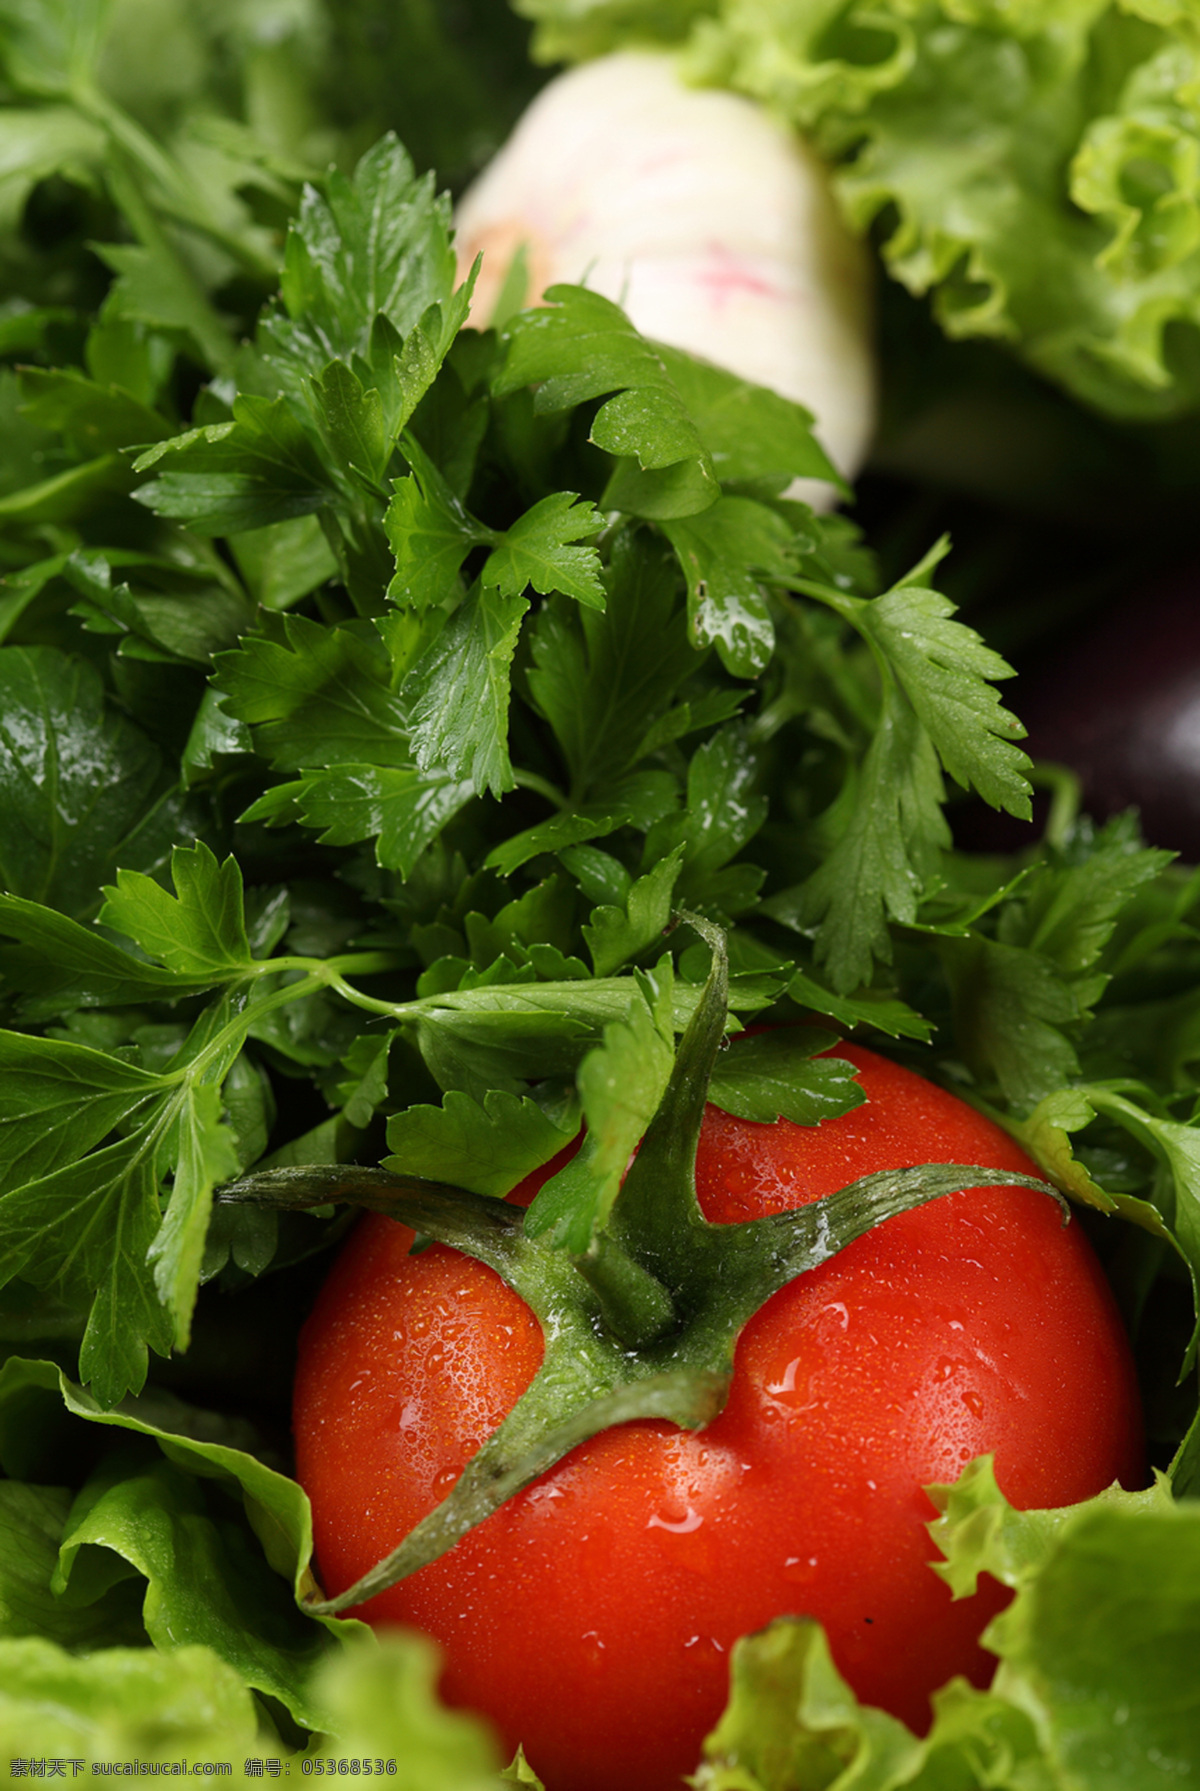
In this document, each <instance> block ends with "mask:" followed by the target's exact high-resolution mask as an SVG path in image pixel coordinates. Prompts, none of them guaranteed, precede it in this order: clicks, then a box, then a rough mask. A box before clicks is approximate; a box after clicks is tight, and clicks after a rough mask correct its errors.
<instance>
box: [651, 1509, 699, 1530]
mask: <svg viewBox="0 0 1200 1791" xmlns="http://www.w3.org/2000/svg"><path fill="white" fill-rule="evenodd" d="M703 1522H704V1519H703V1517H702V1516H701V1515H700V1513H699V1512H698V1511H697V1510H696V1508H695V1506H694V1505H689V1506H688V1508H687V1511H686V1512H685V1513H684V1515H683V1516H682V1517H680V1518H670V1517H661V1516H660V1515H659V1513H658V1512H657V1511H656V1512H654V1513H653V1514H652V1516H650V1517H649V1518H647V1520H646V1528H647V1529H648V1530H669V1531H670V1532H671V1534H672V1536H690V1535H691V1534H692V1532H693V1530H698V1529H699V1528H700V1526H701V1524H702V1523H703Z"/></svg>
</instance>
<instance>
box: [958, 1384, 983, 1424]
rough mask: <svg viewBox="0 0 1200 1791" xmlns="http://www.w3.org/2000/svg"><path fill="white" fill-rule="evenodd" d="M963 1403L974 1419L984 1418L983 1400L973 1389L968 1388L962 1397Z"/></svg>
mask: <svg viewBox="0 0 1200 1791" xmlns="http://www.w3.org/2000/svg"><path fill="white" fill-rule="evenodd" d="M962 1402H963V1404H964V1405H965V1406H966V1408H967V1410H968V1411H969V1412H970V1414H971V1416H972V1417H973V1418H982V1417H983V1400H982V1399H981V1398H980V1396H979V1394H978V1393H976V1391H975V1389H974V1388H973V1387H968V1388H967V1390H966V1392H965V1393H964V1394H963V1396H962Z"/></svg>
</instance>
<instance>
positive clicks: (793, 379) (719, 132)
mask: <svg viewBox="0 0 1200 1791" xmlns="http://www.w3.org/2000/svg"><path fill="white" fill-rule="evenodd" d="M456 227H457V244H458V253H459V258H460V265H461V266H462V268H463V270H464V272H465V270H466V269H467V268H469V267H470V265H471V263H472V262H473V260H474V258H475V256H476V254H477V253H478V252H479V251H481V250H482V252H483V266H482V270H481V274H480V279H479V283H478V285H477V287H476V289H475V301H474V313H475V316H476V318H477V319H478V320H480V321H482V322H486V321H487V320H488V318H489V317H490V316H491V313H492V310H493V307H494V306H495V303H496V300H497V298H498V297H499V294H500V291H501V288H502V286H503V284H504V280H505V276H506V275H507V274H508V271H509V268H510V265H511V263H512V259H513V257H514V255H515V254H516V253H517V251H518V250H519V249H521V248H523V249H524V251H525V256H526V267H527V273H528V297H529V299H530V300H533V299H537V298H540V297H541V295H542V293H543V292H544V291H545V289H546V287H548V286H552V285H554V284H555V283H556V282H559V281H565V282H575V283H584V284H586V285H588V286H590V287H591V288H592V289H593V290H594V291H597V292H600V293H602V294H604V296H605V297H607V298H611V299H615V300H616V301H617V302H618V303H619V304H621V305H623V306H624V308H625V310H626V311H627V312H628V314H629V316H630V318H631V319H632V321H633V322H634V324H635V325H636V326H637V328H638V329H639V330H641V332H642V333H643V335H646V336H650V337H652V338H654V339H656V340H658V341H661V342H666V343H669V344H671V345H673V346H675V347H678V348H684V349H687V350H689V351H690V352H691V353H693V354H697V355H700V356H702V357H703V358H705V359H706V360H709V361H714V362H716V363H717V364H718V365H721V366H724V367H727V368H729V369H730V370H731V371H732V372H735V373H738V374H740V375H741V376H742V377H743V378H745V379H750V380H754V381H755V382H756V383H757V384H759V385H765V386H770V387H772V388H773V389H774V390H775V391H777V392H780V393H782V394H783V395H784V396H785V397H788V398H792V399H795V400H796V401H798V402H799V403H801V404H803V405H805V406H806V407H807V408H808V409H809V410H810V411H812V413H813V415H814V417H815V419H816V426H815V432H816V434H817V437H818V439H819V440H820V441H821V444H822V446H823V447H824V448H825V451H826V452H827V454H828V455H829V457H830V459H831V460H832V461H833V463H834V465H835V466H836V467H837V468H838V470H839V472H841V473H842V474H843V476H844V477H846V478H847V479H852V478H853V477H854V475H855V473H856V472H857V471H858V470H859V468H860V467H861V465H862V462H863V459H864V457H865V455H866V453H867V450H868V447H869V445H870V441H871V435H872V431H873V428H874V422H875V408H876V360H875V352H874V344H873V335H872V304H871V295H872V274H871V266H870V261H869V258H868V256H867V253H866V251H865V249H864V247H863V245H862V244H861V243H860V242H858V241H857V240H856V239H855V237H854V236H853V235H851V233H850V231H849V230H848V229H847V227H846V225H845V223H844V222H843V221H842V218H841V216H840V214H839V212H838V210H837V206H836V202H835V200H834V198H833V194H832V192H831V190H830V185H829V177H828V174H827V172H826V170H825V168H824V165H823V164H822V163H821V161H820V160H819V159H818V157H817V156H816V155H815V154H814V153H813V151H812V150H811V149H809V148H808V146H807V145H806V144H805V143H804V142H803V141H802V140H801V139H800V138H798V137H797V136H796V135H795V133H794V132H793V131H791V130H790V129H789V128H788V127H787V126H786V125H784V124H783V123H781V122H780V121H778V120H777V119H775V118H773V117H771V116H770V115H769V114H768V113H766V112H764V111H763V110H762V108H761V107H759V106H758V105H756V104H755V103H754V102H753V101H752V100H747V99H743V98H741V97H740V96H738V95H736V94H732V93H726V92H721V91H717V90H715V89H711V88H695V87H687V86H685V85H684V84H683V83H682V81H681V80H680V78H679V75H678V73H677V70H676V66H675V63H674V60H673V59H672V58H671V57H670V56H667V55H663V54H659V53H656V52H651V51H623V52H621V53H619V54H617V55H612V56H605V57H602V58H600V59H599V60H597V61H595V62H589V63H584V64H583V65H582V66H581V67H579V68H575V69H571V70H569V71H568V72H567V73H565V74H562V75H559V76H557V77H556V78H555V79H554V80H553V81H551V82H550V83H549V85H548V86H547V87H545V88H544V89H543V90H542V92H541V93H540V94H539V95H538V96H537V98H536V99H535V100H534V101H533V103H532V105H531V106H530V107H529V109H528V110H527V111H526V113H525V114H524V116H523V118H522V119H521V120H520V122H519V123H518V125H517V127H516V129H515V131H514V132H513V135H512V136H511V137H510V139H509V141H508V142H507V143H506V144H505V146H504V147H503V148H502V149H501V150H500V152H499V154H498V155H497V156H496V157H495V159H494V160H493V161H492V162H491V163H490V165H489V166H488V167H487V168H486V169H485V170H484V172H483V173H482V174H481V175H480V176H479V178H478V179H477V180H476V181H475V183H474V184H473V185H472V186H471V187H470V188H469V189H468V191H467V192H466V193H465V194H464V196H463V198H462V200H461V202H460V204H459V207H458V212H457V216H456ZM802 485H803V487H804V489H803V490H799V489H798V487H794V488H793V490H796V491H798V495H802V496H804V497H805V498H807V499H808V501H810V502H815V503H817V504H819V505H821V506H822V507H827V506H828V505H829V504H831V503H833V502H835V501H836V495H835V493H834V491H833V488H832V487H831V486H829V485H828V484H822V483H817V482H815V481H803V482H802Z"/></svg>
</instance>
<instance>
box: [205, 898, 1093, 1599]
mask: <svg viewBox="0 0 1200 1791" xmlns="http://www.w3.org/2000/svg"><path fill="white" fill-rule="evenodd" d="M687 918H688V920H689V923H690V924H691V925H692V926H694V927H695V928H696V930H697V931H698V932H700V933H701V935H702V937H703V938H704V939H705V940H706V942H707V943H708V944H709V946H710V947H711V950H712V967H711V970H710V973H709V976H708V980H707V982H706V983H705V986H704V989H703V991H702V993H701V996H700V999H699V1001H698V1003H697V1005H696V1008H695V1011H694V1013H693V1015H692V1018H691V1020H690V1022H689V1024H688V1026H687V1028H686V1030H685V1032H684V1034H683V1037H682V1039H681V1040H680V1043H679V1046H678V1049H677V1051H676V1053H675V1060H674V1065H673V1068H672V1070H671V1073H670V1077H669V1079H668V1082H667V1087H666V1091H665V1093H664V1094H663V1097H662V1100H661V1102H660V1103H659V1106H658V1109H657V1111H656V1112H655V1114H654V1117H653V1119H652V1120H651V1122H650V1125H649V1127H648V1129H647V1131H646V1133H645V1135H644V1137H643V1138H642V1141H641V1144H640V1146H639V1148H638V1150H637V1153H636V1155H635V1157H634V1159H633V1162H632V1163H631V1165H630V1167H629V1170H628V1173H627V1174H626V1175H625V1177H624V1181H623V1183H622V1184H621V1187H620V1190H619V1193H618V1195H617V1197H616V1198H615V1199H614V1200H613V1202H612V1204H611V1206H610V1207H609V1208H608V1210H607V1212H604V1213H601V1214H599V1215H598V1216H597V1217H596V1218H595V1220H594V1222H593V1226H592V1231H591V1236H590V1237H589V1238H588V1239H587V1242H586V1246H585V1247H584V1248H583V1249H578V1248H571V1247H570V1242H571V1240H569V1239H568V1240H567V1241H566V1242H563V1241H559V1240H558V1239H557V1238H556V1234H555V1232H554V1230H553V1228H550V1227H546V1228H539V1226H538V1224H537V1219H536V1209H535V1207H531V1208H530V1209H529V1210H528V1212H525V1211H522V1210H521V1209H520V1208H518V1207H514V1206H511V1205H507V1204H506V1203H505V1202H503V1201H500V1200H496V1199H494V1198H489V1197H486V1196H483V1195H478V1194H471V1193H468V1192H467V1191H466V1190H465V1189H461V1188H455V1187H451V1186H448V1185H447V1184H444V1183H438V1182H431V1181H426V1180H423V1179H422V1178H420V1177H416V1176H406V1175H397V1174H394V1173H392V1172H390V1171H388V1170H384V1169H371V1168H363V1167H355V1166H353V1165H347V1166H339V1165H318V1166H314V1167H311V1168H295V1169H280V1170H271V1171H265V1172H263V1173H261V1174H258V1175H251V1176H248V1177H245V1178H243V1179H242V1180H240V1181H236V1182H232V1183H229V1184H227V1185H226V1187H225V1188H224V1189H222V1190H221V1193H220V1195H219V1198H221V1199H223V1200H255V1201H261V1202H265V1203H267V1204H270V1205H274V1206H283V1207H305V1206H318V1205H324V1204H325V1203H327V1202H330V1201H348V1202H351V1203H354V1204H356V1205H359V1206H363V1207H368V1208H370V1209H372V1210H374V1211H376V1212H383V1213H386V1214H388V1215H389V1216H390V1217H392V1218H395V1219H399V1220H402V1221H403V1222H404V1223H405V1224H407V1225H410V1226H412V1227H413V1228H414V1229H415V1230H416V1231H418V1232H420V1233H422V1234H424V1235H425V1236H427V1237H430V1238H432V1239H434V1240H436V1241H437V1242H439V1243H443V1244H447V1245H450V1246H452V1247H453V1248H454V1249H457V1250H461V1251H463V1252H465V1253H466V1254H467V1255H469V1256H473V1257H475V1258H476V1259H478V1260H479V1261H481V1262H483V1263H486V1264H487V1265H488V1266H489V1267H490V1268H492V1269H494V1270H495V1272H496V1273H497V1274H498V1275H500V1276H501V1278H502V1279H503V1280H504V1281H506V1282H507V1283H508V1285H509V1286H510V1287H512V1288H513V1290H514V1291H515V1292H516V1293H518V1294H519V1295H520V1296H521V1298H522V1299H524V1300H525V1301H526V1303H527V1304H528V1305H529V1307H530V1308H531V1309H532V1311H533V1313H534V1315H535V1316H536V1318H537V1319H538V1321H539V1323H540V1325H541V1327H542V1332H543V1335H544V1338H545V1353H544V1356H543V1360H542V1365H541V1368H540V1369H539V1370H538V1373H537V1374H536V1375H535V1377H534V1379H533V1381H532V1382H531V1383H530V1385H529V1387H528V1388H527V1390H526V1392H525V1393H524V1394H523V1395H522V1397H521V1398H520V1399H519V1400H518V1401H517V1403H516V1405H515V1406H514V1407H513V1409H512V1411H511V1412H510V1413H509V1415H508V1417H507V1418H506V1419H505V1420H504V1421H503V1423H502V1424H501V1425H500V1426H499V1427H498V1428H497V1429H496V1430H495V1431H494V1432H493V1433H492V1435H491V1436H490V1437H488V1438H487V1439H486V1440H485V1442H484V1443H483V1445H482V1446H481V1448H480V1449H479V1450H478V1452H477V1453H476V1454H475V1455H474V1456H473V1457H472V1458H471V1460H470V1461H469V1462H468V1463H467V1466H466V1467H465V1469H464V1470H463V1472H462V1474H461V1475H460V1477H459V1479H458V1481H457V1482H456V1484H455V1485H454V1487H452V1489H451V1490H450V1492H449V1494H448V1495H447V1496H446V1498H445V1499H444V1500H443V1501H442V1502H441V1504H439V1505H438V1506H437V1507H436V1508H435V1509H434V1510H433V1511H431V1512H430V1513H429V1514H428V1516H427V1517H425V1518H424V1519H422V1521H421V1522H420V1523H419V1524H417V1525H416V1526H415V1528H414V1529H412V1530H411V1531H410V1532H409V1534H408V1535H407V1536H406V1537H405V1538H404V1539H403V1540H402V1541H401V1542H400V1543H399V1544H398V1546H397V1547H396V1548H395V1549H394V1550H393V1551H392V1553H391V1554H390V1555H388V1556H387V1557H386V1559H384V1560H383V1561H380V1562H379V1563H378V1564H377V1565H376V1566H375V1567H374V1568H372V1569H371V1571H370V1572H369V1573H367V1574H365V1575H364V1576H363V1577H362V1578H361V1579H360V1580H358V1581H356V1583H355V1584H354V1585H352V1586H350V1587H349V1588H347V1590H346V1591H344V1592H342V1593H340V1594H339V1595H338V1596H337V1597H336V1598H331V1599H315V1600H310V1601H309V1604H308V1608H309V1609H310V1610H311V1611H312V1612H313V1613H314V1614H319V1615H335V1614H338V1613H341V1612H344V1611H347V1610H350V1609H352V1608H354V1607H355V1606H358V1605H361V1604H363V1603H364V1602H365V1601H366V1600H367V1599H369V1598H372V1597H374V1596H375V1595H376V1594H378V1593H380V1592H384V1591H386V1590H387V1589H388V1587H390V1586H392V1585H395V1584H396V1582H397V1581H398V1580H401V1579H403V1578H405V1577H406V1576H407V1575H408V1574H410V1573H415V1572H416V1571H417V1569H418V1568H420V1567H424V1566H425V1565H426V1564H427V1563H428V1562H430V1561H434V1560H437V1559H438V1557H439V1556H440V1555H443V1554H444V1553H446V1551H447V1550H448V1549H450V1548H452V1547H453V1545H454V1544H455V1543H456V1542H457V1541H458V1540H459V1538H460V1537H461V1536H463V1535H465V1534H466V1532H467V1531H468V1530H470V1529H472V1528H474V1526H475V1525H476V1524H479V1523H482V1522H483V1520H484V1519H485V1518H487V1517H489V1516H490V1515H491V1514H492V1512H494V1511H495V1510H497V1509H498V1508H499V1506H500V1505H501V1504H503V1503H504V1501H505V1500H507V1499H509V1498H511V1497H512V1496H513V1494H515V1493H517V1492H520V1491H521V1490H522V1489H523V1488H524V1487H526V1486H528V1485H530V1484H531V1482H532V1481H534V1480H536V1479H537V1478H538V1476H539V1475H541V1474H543V1473H545V1472H546V1471H547V1470H548V1469H549V1468H551V1467H553V1466H554V1465H555V1463H556V1462H558V1461H561V1460H562V1458H563V1457H564V1456H565V1455H567V1454H568V1453H569V1452H570V1451H571V1450H572V1449H574V1448H575V1447H576V1445H577V1444H579V1443H582V1442H585V1441H586V1440H587V1439H588V1438H589V1437H592V1436H595V1435H597V1434H598V1433H599V1432H601V1431H603V1430H607V1429H609V1428H611V1427H612V1426H613V1425H614V1424H624V1423H628V1422H630V1421H632V1420H635V1419H643V1420H644V1419H648V1418H649V1419H660V1420H666V1421H667V1422H669V1423H672V1424H676V1425H679V1426H680V1427H681V1428H683V1429H688V1430H698V1429H701V1428H702V1427H703V1426H704V1425H705V1424H707V1423H708V1422H709V1421H710V1420H711V1419H712V1418H714V1417H715V1416H716V1415H717V1413H718V1412H719V1411H720V1410H721V1409H722V1407H723V1405H724V1403H725V1400H726V1397H727V1395H728V1391H729V1385H730V1381H731V1378H732V1374H733V1358H734V1349H735V1347H736V1344H737V1339H738V1336H739V1335H740V1333H741V1331H742V1329H743V1327H744V1326H745V1325H746V1323H747V1322H748V1321H749V1320H750V1319H751V1318H752V1317H753V1315H754V1314H755V1313H756V1312H757V1311H758V1310H759V1308H760V1307H761V1306H762V1305H763V1304H764V1303H765V1302H766V1301H767V1300H768V1299H769V1298H770V1297H771V1295H772V1294H774V1293H776V1292H777V1291H778V1290H779V1289H780V1288H781V1287H783V1286H785V1285H786V1284H787V1283H788V1282H789V1281H792V1280H794V1279H795V1278H796V1277H797V1276H799V1275H802V1274H804V1273H805V1272H806V1271H807V1270H809V1269H812V1268H815V1267H816V1266H817V1265H818V1264H819V1263H822V1262H826V1261H828V1259H829V1258H830V1257H831V1256H834V1255H836V1254H837V1252H838V1251H839V1250H842V1249H844V1248H845V1246H846V1245H847V1244H849V1243H851V1242H852V1241H853V1240H854V1239H855V1238H858V1237H861V1236H863V1235H864V1233H866V1232H868V1231H870V1230H872V1229H873V1228H874V1227H875V1226H876V1225H878V1224H880V1223H882V1221H883V1220H884V1219H888V1218H891V1217H892V1216H893V1215H895V1214H897V1213H901V1212H907V1211H909V1210H910V1209H911V1208H913V1207H917V1206H921V1205H923V1204H924V1203H925V1202H927V1201H930V1200H935V1199H937V1198H938V1197H939V1196H940V1195H942V1194H948V1193H953V1192H957V1191H959V1190H961V1189H964V1188H975V1187H984V1186H1005V1187H1008V1186H1014V1185H1015V1186H1026V1187H1032V1188H1036V1189H1039V1190H1040V1191H1042V1192H1045V1193H1048V1194H1051V1195H1052V1196H1053V1197H1054V1198H1056V1199H1060V1200H1061V1196H1059V1195H1058V1194H1057V1192H1056V1190H1054V1189H1053V1188H1052V1187H1051V1186H1050V1185H1049V1184H1048V1183H1046V1182H1043V1181H1038V1180H1035V1179H1033V1178H1031V1177H1026V1176H1021V1175H1019V1174H1015V1173H1014V1172H1013V1171H1012V1170H1008V1169H1005V1170H997V1169H987V1168H982V1167H980V1166H979V1165H962V1164H947V1163H933V1164H928V1163H927V1164H923V1165H920V1166H919V1167H916V1168H911V1169H899V1170H885V1171H882V1172H880V1173H878V1174H875V1175H868V1176H865V1177H863V1178H862V1179H861V1180H860V1181H857V1182H854V1183H852V1184H851V1185H850V1186H849V1187H846V1188H842V1189H840V1190H839V1191H838V1192H837V1193H835V1194H830V1195H826V1196H825V1197H824V1198H822V1199H820V1200H815V1201H813V1202H811V1203H810V1204H808V1205H806V1206H801V1207H797V1208H795V1209H794V1210H792V1211H789V1212H784V1213H776V1214H772V1215H769V1216H768V1217H766V1218H760V1219H752V1220H747V1221H745V1222H742V1223H739V1224H712V1223H710V1221H708V1220H707V1219H706V1218H705V1217H704V1215H703V1213H702V1211H701V1209H700V1203H699V1200H698V1199H697V1195H696V1178H695V1164H696V1149H697V1144H698V1141H699V1137H700V1127H701V1123H702V1121H703V1118H704V1109H705V1103H706V1098H707V1092H708V1083H709V1078H710V1076H711V1074H712V1069H713V1065H714V1063H715V1061H716V1057H717V1053H718V1051H719V1050H720V1048H721V1046H722V1042H723V1039H724V1035H725V1026H726V1015H727V1000H728V964H727V958H726V951H725V941H724V936H723V935H722V934H721V933H720V932H719V931H718V930H717V929H716V928H714V927H711V926H709V924H708V923H707V922H705V921H700V920H695V919H693V918H692V917H690V916H689V917H687ZM1064 1206H1065V1203H1064ZM575 1241H576V1242H577V1241H578V1240H575Z"/></svg>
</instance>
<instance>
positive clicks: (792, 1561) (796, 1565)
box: [783, 1555, 819, 1585]
mask: <svg viewBox="0 0 1200 1791" xmlns="http://www.w3.org/2000/svg"><path fill="white" fill-rule="evenodd" d="M818 1565H819V1563H818V1560H817V1557H816V1555H789V1556H788V1558H787V1560H786V1561H785V1562H784V1564H783V1577H784V1579H786V1580H792V1581H793V1582H795V1583H797V1584H799V1585H803V1584H804V1583H805V1582H806V1581H808V1580H811V1579H812V1577H813V1575H814V1574H815V1573H816V1571H817V1567H818Z"/></svg>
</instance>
